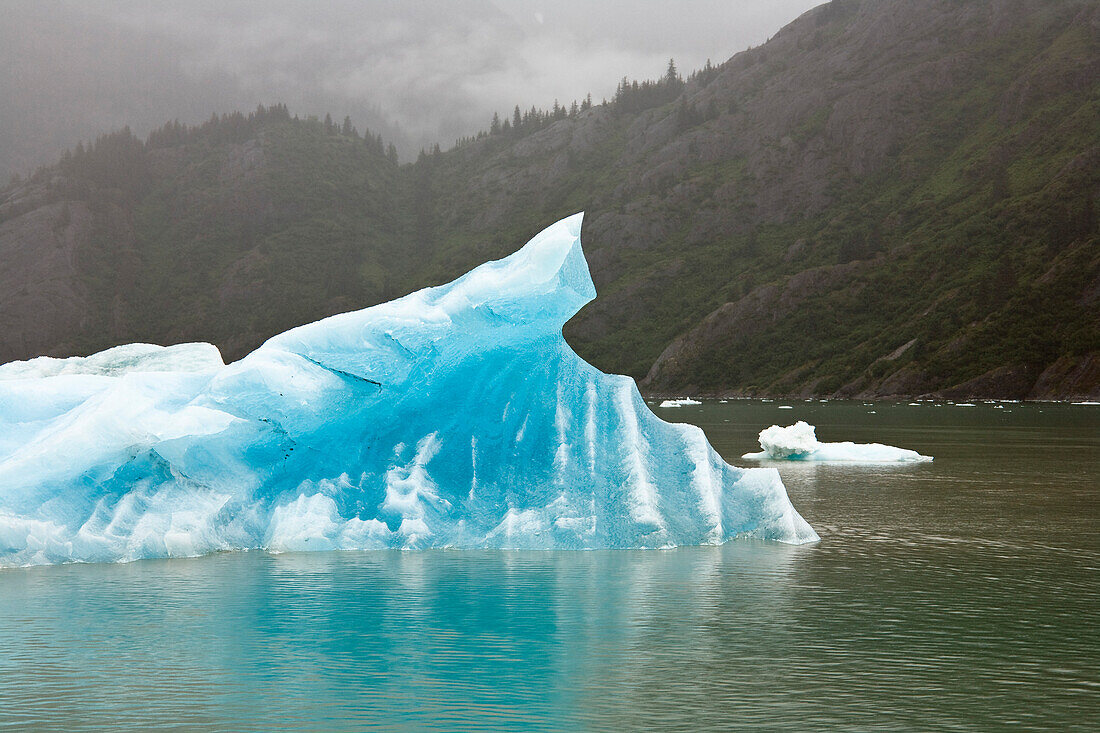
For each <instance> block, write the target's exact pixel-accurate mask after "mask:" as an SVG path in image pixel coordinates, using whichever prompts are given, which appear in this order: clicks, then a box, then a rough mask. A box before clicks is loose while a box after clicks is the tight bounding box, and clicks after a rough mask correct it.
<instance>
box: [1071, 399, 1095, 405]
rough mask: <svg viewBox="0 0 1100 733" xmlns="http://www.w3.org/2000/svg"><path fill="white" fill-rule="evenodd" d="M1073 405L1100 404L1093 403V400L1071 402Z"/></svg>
mask: <svg viewBox="0 0 1100 733" xmlns="http://www.w3.org/2000/svg"><path fill="white" fill-rule="evenodd" d="M1070 404H1072V405H1100V402H1093V401H1092V400H1085V401H1084V402H1071V403H1070Z"/></svg>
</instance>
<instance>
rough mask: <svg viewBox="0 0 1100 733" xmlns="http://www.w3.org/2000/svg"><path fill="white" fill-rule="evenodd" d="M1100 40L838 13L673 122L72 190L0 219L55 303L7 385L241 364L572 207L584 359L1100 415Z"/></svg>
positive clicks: (1029, 28)
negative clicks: (1065, 400)
mask: <svg viewBox="0 0 1100 733" xmlns="http://www.w3.org/2000/svg"><path fill="white" fill-rule="evenodd" d="M1098 39H1100V8H1097V6H1096V4H1095V3H1092V2H1085V1H1084V0H1059V1H1058V2H1050V3H1038V4H1036V3H1027V2H1023V1H1022V0H981V1H979V2H968V3H958V2H953V1H949V0H922V1H921V2H911V1H909V0H880V1H878V2H871V1H870V0H866V1H864V2H860V1H859V0H835V1H834V2H832V3H829V4H828V5H825V6H822V7H820V8H817V9H815V10H813V11H811V12H810V13H807V14H806V15H805V16H803V17H801V18H799V19H798V20H796V21H795V22H794V23H792V24H791V25H789V26H787V27H786V28H784V29H782V30H781V31H780V32H779V33H778V34H777V35H776V36H775V37H774V38H773V39H772V40H770V41H769V42H768V43H767V44H765V45H763V46H761V47H759V48H756V49H752V50H749V51H746V52H744V53H741V54H738V55H737V56H735V57H733V58H732V59H730V60H729V61H727V62H726V63H724V64H721V65H720V66H718V67H715V68H714V69H709V70H706V71H705V72H704V73H699V74H697V75H695V76H693V77H692V78H691V79H690V80H688V82H687V83H686V84H685V85H684V86H683V88H682V92H681V93H680V94H679V95H678V96H677V97H676V98H675V99H674V101H671V102H666V103H662V104H659V105H650V106H646V105H645V104H634V103H633V102H632V101H631V100H630V99H626V98H624V99H622V100H618V101H616V102H614V103H612V104H608V105H597V106H595V107H593V108H592V109H590V110H587V111H584V112H581V113H580V114H578V115H577V116H576V117H569V118H566V119H561V120H559V121H557V122H554V123H553V124H551V125H549V126H546V127H545V128H544V129H541V130H539V131H538V132H534V133H531V134H521V135H516V134H501V135H492V136H489V137H487V138H484V139H482V140H479V141H477V142H474V143H472V144H468V145H465V146H462V147H459V148H457V149H455V150H453V151H449V152H447V153H442V154H437V155H428V156H425V157H423V158H422V159H421V160H420V161H418V162H417V163H416V164H414V165H408V166H404V167H403V168H401V169H397V168H396V167H394V166H393V165H392V164H390V163H389V162H388V161H387V160H385V158H384V156H378V155H374V154H373V153H372V152H370V151H369V150H368V148H367V146H363V145H359V144H358V143H356V142H355V141H352V140H348V139H345V138H342V137H341V136H339V135H331V134H328V133H326V132H324V131H321V130H320V129H319V128H318V127H317V126H316V125H310V124H307V123H291V122H290V121H289V120H284V121H276V122H274V123H266V124H264V125H259V126H258V127H257V128H256V129H255V130H253V131H251V132H249V133H248V134H246V135H244V136H238V137H236V138H233V139H232V140H231V141H220V139H219V138H218V134H220V133H218V134H215V132H216V131H210V132H209V134H207V135H206V137H205V138H204V137H201V136H200V137H197V138H193V139H188V140H187V141H184V142H182V143H179V144H176V145H168V146H164V145H161V146H159V147H157V148H156V149H152V150H147V151H146V152H145V154H144V157H143V158H142V161H141V165H140V166H139V168H140V171H141V179H142V181H144V183H143V184H142V186H140V187H139V188H140V190H130V191H129V192H128V193H126V194H125V195H121V194H118V193H117V191H118V190H119V186H118V185H117V182H116V184H114V185H101V184H99V183H96V182H95V181H88V180H85V179H83V178H81V177H80V176H78V175H75V174H73V173H72V172H71V171H70V172H68V173H66V170H67V169H66V168H65V165H64V164H62V166H59V168H58V169H57V170H55V171H53V172H51V173H50V174H49V175H47V176H46V177H45V179H40V180H37V181H32V183H31V184H28V185H27V186H24V187H22V188H19V189H14V190H10V191H8V192H7V193H6V196H7V198H6V199H5V200H4V201H5V202H4V203H0V222H3V223H2V224H0V247H3V251H4V252H5V253H6V252H9V251H10V252H12V253H13V254H12V255H11V257H12V259H11V261H10V263H9V262H8V261H7V259H8V258H7V257H5V259H4V263H3V264H2V265H0V278H2V280H0V282H3V283H4V284H7V283H14V284H19V283H28V284H29V283H39V284H40V287H30V288H29V289H27V295H18V294H15V295H4V296H0V319H2V320H3V323H4V324H5V326H7V329H6V331H5V334H4V336H3V340H0V352H2V353H0V360H5V359H11V358H22V357H25V356H29V355H33V354H35V353H55V354H60V353H67V352H69V353H71V352H72V351H73V350H79V349H82V348H91V347H93V346H94V347H99V346H103V345H109V344H110V343H114V342H117V341H121V340H137V339H140V340H151V341H162V342H163V341H175V340H183V339H200V338H201V339H207V340H214V341H216V342H217V343H219V345H221V346H222V348H223V350H224V351H226V352H227V356H229V357H233V356H236V355H239V354H241V353H243V352H244V351H247V350H248V349H250V348H252V347H254V346H255V345H257V344H258V343H259V342H260V341H261V340H262V339H263V338H264V337H266V336H267V335H269V334H271V333H274V332H277V331H279V330H283V329H285V328H286V327H288V326H290V325H294V324H295V323H300V322H304V321H307V320H312V319H314V318H317V317H320V316H323V315H327V314H329V313H332V312H337V311H339V310H347V309H351V308H355V307H361V306H364V305H369V304H371V303H374V302H378V301H379V300H383V299H386V298H389V297H393V296H395V295H398V294H400V293H401V292H404V291H408V290H411V289H415V288H417V287H421V286H423V285H426V284H432V283H438V282H444V281H446V280H449V279H451V278H453V277H454V276H456V275H457V274H460V273H461V272H463V271H465V270H466V269H468V268H469V267H471V266H473V265H475V264H477V263H478V262H481V261H484V260H485V259H486V258H490V257H499V256H503V255H505V254H507V253H509V252H510V251H511V250H512V249H513V248H514V247H515V245H516V243H517V242H522V241H525V240H526V239H527V238H528V237H529V236H530V234H531V232H534V231H538V230H539V229H541V228H542V227H543V226H544V225H545V224H546V223H547V222H549V221H552V220H554V219H557V218H560V217H563V216H566V215H568V214H571V213H574V212H576V211H578V210H582V209H583V210H586V211H587V216H586V219H585V231H584V242H585V247H586V253H587V255H588V258H589V261H590V264H591V269H592V273H593V277H594V279H595V282H596V285H597V288H598V290H599V293H600V296H599V298H598V299H597V300H596V301H595V302H594V303H593V304H591V305H590V306H588V307H587V308H585V309H584V310H583V311H582V312H581V313H580V314H579V315H578V316H577V317H576V318H575V319H574V320H573V321H571V322H570V323H569V324H568V325H567V328H566V335H567V337H568V338H569V340H570V342H571V343H572V344H573V345H574V347H575V348H576V349H577V350H578V351H579V352H580V353H581V355H582V356H584V357H585V358H587V359H589V360H591V361H593V362H594V363H596V364H597V365H598V366H600V367H602V368H604V369H606V370H608V371H617V372H626V373H630V374H632V375H634V376H636V377H637V378H638V379H640V380H641V383H642V386H643V388H645V389H648V390H650V391H653V392H657V393H661V392H681V391H688V390H690V391H697V392H708V393H715V394H792V395H793V394H797V395H807V396H808V395H840V396H874V395H886V394H898V395H901V394H905V395H915V394H942V395H954V396H1000V397H1017V398H1018V397H1028V396H1031V397H1044V398H1045V397H1055V396H1060V397H1070V396H1073V397H1076V396H1096V395H1097V394H1098V391H1100V377H1098V376H1097V369H1096V364H1097V363H1098V362H1100V296H1098V293H1100V246H1097V245H1098V244H1100V231H1098V227H1097V216H1096V211H1098V210H1100V208H1098V207H1100V142H1098V140H1100V127H1098V123H1097V120H1098V119H1100V115H1098V114H1097V110H1100V41H1098ZM223 137H224V136H223ZM70 168H71V166H70ZM85 178H86V177H85ZM112 192H114V193H112ZM64 211H68V212H69V213H68V214H67V216H68V223H67V224H66V225H64V226H61V225H59V224H57V222H58V221H59V217H62V212H64ZM5 212H7V213H5ZM51 242H52V243H53V245H52V247H53V248H52V249H51V248H50V245H49V244H47V243H51ZM59 242H60V243H61V244H58V243H59ZM47 251H48V252H50V253H51V254H48V255H47V254H41V255H39V254H37V253H40V252H41V253H45V252H47ZM64 252H72V253H75V254H72V255H69V256H68V260H66V256H65V255H64V254H63V253H64ZM14 253H19V254H14ZM82 253H83V254H82ZM66 262H67V263H68V264H66ZM12 287H14V285H13V286H12ZM39 291H40V292H39ZM6 292H8V293H13V292H16V291H13V290H12V289H11V288H9V289H8V290H7V291H6ZM32 293H33V294H32Z"/></svg>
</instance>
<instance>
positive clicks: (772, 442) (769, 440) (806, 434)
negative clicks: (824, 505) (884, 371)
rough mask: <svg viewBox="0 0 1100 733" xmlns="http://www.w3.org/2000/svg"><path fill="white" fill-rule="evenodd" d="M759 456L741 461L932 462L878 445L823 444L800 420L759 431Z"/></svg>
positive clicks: (911, 452) (929, 459) (748, 455)
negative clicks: (760, 449) (784, 425)
mask: <svg viewBox="0 0 1100 733" xmlns="http://www.w3.org/2000/svg"><path fill="white" fill-rule="evenodd" d="M760 447H761V448H763V449H764V450H763V451H761V452H760V453H746V454H745V455H744V456H742V458H748V459H752V460H773V461H837V462H845V463H907V462H915V461H931V460H932V457H931V456H922V455H921V454H919V453H917V452H916V451H911V450H907V449H905V448H895V447H893V446H890V445H882V444H881V443H851V442H844V443H822V442H819V441H818V439H817V434H816V428H814V426H813V425H810V424H808V423H807V422H805V421H803V420H799V421H798V422H796V423H795V424H794V425H789V426H787V427H785V428H784V427H780V426H779V425H772V426H771V427H770V428H764V429H763V430H761V431H760Z"/></svg>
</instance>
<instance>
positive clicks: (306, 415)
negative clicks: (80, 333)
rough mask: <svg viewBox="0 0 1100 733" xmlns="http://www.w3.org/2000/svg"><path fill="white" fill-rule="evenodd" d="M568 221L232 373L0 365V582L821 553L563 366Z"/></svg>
mask: <svg viewBox="0 0 1100 733" xmlns="http://www.w3.org/2000/svg"><path fill="white" fill-rule="evenodd" d="M580 226H581V215H580V214H577V215H575V216H572V217H570V218H568V219H565V220H563V221H560V222H558V223H556V224H554V225H553V226H551V227H549V228H548V229H546V230H545V231H543V232H542V233H540V234H539V235H538V236H536V237H535V238H534V239H532V240H531V241H530V242H528V244H527V245H526V246H525V247H523V248H522V249H521V250H519V251H518V252H516V253H515V254H513V255H511V256H509V257H507V258H505V259H502V260H499V261H495V262H488V263H486V264H484V265H482V266H480V267H478V268H476V269H474V270H472V271H471V272H469V273H467V274H466V275H464V276H463V277H460V278H459V279H457V280H455V281H454V282H452V283H450V284H448V285H443V286H440V287H434V288H426V289H424V290H420V291H418V292H415V293H412V294H410V295H407V296H405V297H404V298H400V299H398V300H394V301H391V302H388V303H384V304H381V305H377V306H374V307H371V308H366V309H364V310H360V311H356V312H352V313H344V314H341V315H336V316H332V317H330V318H326V319H324V320H321V321H318V322H316V323H312V324H309V325H305V326H301V327H299V328H295V329H293V330H290V331H287V332H286V333H283V334H280V335H278V336H275V337H274V338H272V339H270V340H269V341H267V342H266V343H265V344H263V346H261V347H260V348H258V349H256V350H255V351H254V352H252V353H251V354H249V355H248V356H246V357H244V358H243V359H241V360H240V361H237V362H235V363H232V364H229V365H225V364H223V363H222V360H221V358H220V355H219V354H218V352H217V349H216V348H214V347H213V346H211V345H209V344H182V345H178V346H172V347H167V348H165V347H159V346H152V345H149V344H131V345H128V346H121V347H117V348H115V349H111V350H108V351H105V352H102V353H100V354H96V355H93V356H90V357H86V358H73V359H45V358H40V359H33V360H30V361H26V362H12V363H10V364H6V365H4V366H0V566H15V565H30V564H44V563H58V562H70V561H87V562H92V561H121V560H133V559H138V558H150V557H176V556H193V555H200V554H205V553H210V552H216V551H222V550H236V549H248V548H260V549H266V550H269V551H292V550H332V549H375V548H405V549H417V548H433V547H437V548H544V549H553V548H577V549H589V548H660V547H672V546H676V545H683V544H702V543H721V542H724V541H726V540H728V539H730V538H732V537H738V536H750V537H759V538H767V539H774V540H779V541H782V542H790V543H801V542H809V541H814V540H816V539H817V535H816V534H815V533H814V531H813V529H812V528H811V527H810V526H809V525H808V524H807V523H806V522H805V521H804V520H803V519H802V517H801V516H799V514H798V513H797V512H796V511H795V509H794V508H793V507H792V505H791V502H790V500H789V499H788V497H787V493H786V490H785V489H784V486H783V484H782V482H781V481H780V478H779V474H778V473H777V472H776V471H775V470H774V469H770V468H757V469H739V468H734V467H732V466H730V465H728V464H727V463H726V462H725V461H723V460H722V459H721V457H720V456H719V455H718V454H717V453H716V452H715V451H714V450H713V449H712V448H711V446H710V445H709V443H708V442H707V440H706V438H705V437H704V435H703V432H702V431H701V430H700V429H699V428H696V427H694V426H690V425H679V424H669V423H665V422H663V421H662V420H660V419H658V418H657V417H656V416H655V415H653V413H651V412H650V411H649V409H648V408H647V407H646V405H645V403H644V402H643V401H642V399H641V397H640V395H639V394H638V391H637V389H636V387H635V385H634V382H633V381H632V380H631V379H629V378H628V377H623V376H612V375H607V374H604V373H602V372H600V371H599V370H597V369H596V368H594V367H592V366H591V365H589V364H587V363H586V362H584V361H583V360H582V359H581V358H580V357H578V356H577V355H576V354H575V353H574V352H573V351H572V350H571V349H570V348H569V346H568V344H566V342H565V340H564V338H563V337H562V326H563V325H564V323H565V322H566V321H567V320H568V319H569V318H570V317H572V316H573V314H575V313H576V312H577V311H578V310H579V309H580V308H581V307H582V306H583V305H584V304H585V303H588V302H589V301H590V300H592V298H594V297H595V289H594V287H593V284H592V279H591V277H590V275H589V272H588V265H587V263H586V261H585V259H584V255H583V254H582V252H581V245H580Z"/></svg>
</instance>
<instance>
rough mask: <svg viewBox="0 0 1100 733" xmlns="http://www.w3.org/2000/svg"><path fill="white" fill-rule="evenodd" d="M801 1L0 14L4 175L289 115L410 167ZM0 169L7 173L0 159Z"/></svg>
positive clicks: (720, 43) (759, 26)
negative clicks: (386, 145)
mask: <svg viewBox="0 0 1100 733" xmlns="http://www.w3.org/2000/svg"><path fill="white" fill-rule="evenodd" d="M814 4H816V2H814V1H813V0H810V1H807V0H778V1H776V2H769V3H759V2H750V1H746V0H741V1H728V2H702V1H700V0H685V1H684V2H678V3H668V2H651V1H650V0H641V1H640V2H637V1H635V2H623V1H620V0H610V1H608V2H602V3H601V2H581V1H579V0H558V1H556V2H554V3H546V2H537V1H535V0H511V1H507V2H506V1H505V0H498V1H496V2H494V1H493V0H421V1H414V0H410V1H408V2H392V1H390V0H358V1H355V0H334V1H331V2H325V3H307V2H292V1H290V0H268V1H267V2H256V1H255V0H218V1H217V2H213V1H210V0H189V2H186V3H172V4H169V3H146V2H138V1H137V0H115V1H113V2H108V1H107V0H37V1H36V2H26V1H23V0H0V12H2V13H3V14H4V17H5V19H6V21H5V23H4V24H3V28H0V49H2V50H0V61H2V62H3V64H4V68H5V69H6V70H7V73H6V74H4V75H3V76H0V95H2V98H4V99H5V100H6V101H5V103H4V105H3V107H4V108H3V110H2V111H0V171H4V172H6V173H9V174H10V173H11V172H15V171H20V172H26V171H27V170H28V169H30V168H32V167H34V166H36V165H39V164H42V163H47V162H50V161H52V160H53V159H55V158H56V157H57V155H58V154H59V153H60V152H61V150H62V149H64V148H65V147H70V146H72V145H74V144H75V143H76V141H77V140H80V139H87V138H90V137H94V136H95V135H96V134H99V133H102V132H106V131H108V130H110V129H115V128H118V127H121V126H122V125H126V124H129V125H130V126H131V127H132V128H133V129H134V130H135V132H137V133H139V134H144V133H145V132H147V131H148V130H149V129H152V128H153V127H156V126H158V125H160V124H163V123H164V122H165V121H167V120H170V119H179V120H180V121H181V122H187V123H195V122H199V121H201V120H203V119H205V118H206V117H209V115H210V113H211V112H215V111H216V112H223V111H232V110H235V109H242V110H247V109H250V108H253V107H255V105H256V104H258V103H265V104H266V103H272V102H279V101H281V102H285V103H286V104H287V105H288V106H289V107H290V108H291V110H292V112H296V113H298V114H317V115H324V114H325V113H326V112H329V113H331V114H332V116H333V117H334V118H335V119H338V120H339V119H342V118H343V117H344V116H345V115H347V116H350V117H351V118H352V120H353V121H354V122H355V123H356V124H357V125H359V126H360V127H361V128H362V127H364V126H365V127H369V128H371V129H372V130H374V131H375V132H381V133H382V134H383V135H384V136H385V137H386V138H387V139H388V140H392V141H393V142H395V143H396V144H398V146H399V147H400V148H401V150H402V152H403V153H404V154H406V155H409V154H412V153H414V152H415V151H416V150H417V149H418V148H419V147H423V146H427V145H430V144H431V143H434V142H439V143H440V144H442V145H443V146H444V147H447V146H448V145H449V144H450V143H452V142H453V141H454V140H455V138H458V137H461V136H464V135H470V134H474V133H476V132H477V131H478V130H479V129H483V128H485V127H486V126H487V123H488V120H489V118H490V117H491V115H492V113H493V112H494V111H499V112H500V113H502V114H508V113H509V112H510V110H511V109H512V107H513V106H514V105H516V104H519V105H520V106H521V107H523V108H528V107H530V106H532V105H536V106H539V107H549V106H550V105H551V104H552V103H553V101H554V100H555V99H557V100H559V101H560V102H561V103H562V104H568V103H569V102H571V101H572V100H573V99H581V98H583V97H584V95H585V94H586V93H589V92H591V94H592V96H593V98H594V99H596V100H597V101H599V100H600V99H602V98H604V97H608V96H610V95H611V94H612V93H613V92H614V89H615V86H616V84H617V83H618V80H619V79H621V78H622V77H623V76H629V77H631V78H652V77H656V76H659V75H660V74H661V73H663V72H664V69H665V66H666V64H667V63H668V59H669V58H670V57H673V58H675V59H676V61H677V64H678V65H679V67H680V68H681V70H683V71H689V70H691V69H692V68H697V67H699V66H701V65H702V64H703V63H704V62H705V61H706V59H708V58H710V59H712V60H714V61H715V62H719V61H723V60H725V59H726V58H728V57H729V56H731V55H732V54H733V53H735V52H737V51H739V50H741V49H744V48H746V47H748V46H750V45H755V44H759V43H761V42H763V41H764V40H765V39H766V38H767V37H768V36H770V35H771V34H773V33H774V32H775V31H776V30H778V29H779V28H780V27H781V26H782V25H783V24H785V23H787V22H789V21H790V20H792V19H793V18H794V17H796V16H797V15H799V14H800V13H801V12H803V11H805V10H807V9H809V8H810V7H812V6H813V5H814ZM4 156H6V157H4Z"/></svg>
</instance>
